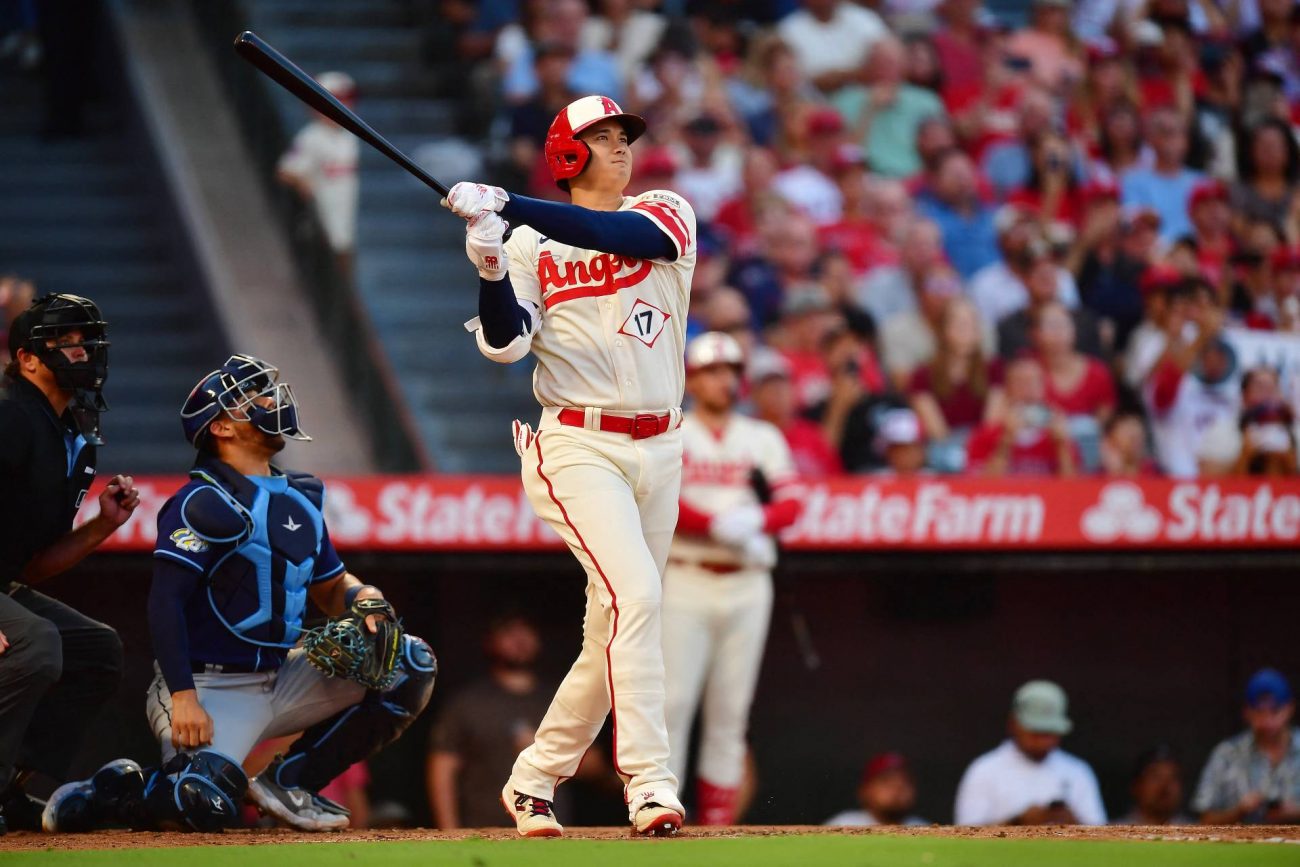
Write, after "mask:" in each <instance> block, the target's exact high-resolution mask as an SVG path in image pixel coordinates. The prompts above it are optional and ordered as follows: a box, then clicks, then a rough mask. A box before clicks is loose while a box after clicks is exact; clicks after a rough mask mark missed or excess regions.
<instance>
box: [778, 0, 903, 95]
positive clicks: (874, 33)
mask: <svg viewBox="0 0 1300 867" xmlns="http://www.w3.org/2000/svg"><path fill="white" fill-rule="evenodd" d="M799 5H800V7H801V8H799V9H798V10H797V11H795V12H794V13H792V14H790V15H787V16H786V17H785V18H784V19H783V20H782V21H781V23H780V24H779V25H777V33H778V34H779V35H780V37H781V39H782V40H784V41H785V43H786V44H787V45H789V46H790V48H791V49H793V51H794V55H795V58H796V59H797V60H798V62H799V67H800V69H802V70H803V74H804V75H806V76H807V77H808V78H809V80H811V81H812V83H813V84H815V85H816V86H817V87H818V88H820V89H821V90H823V91H826V92H828V93H829V92H832V91H835V90H837V89H839V88H841V87H843V86H844V85H846V84H848V83H850V82H852V81H854V80H855V79H856V77H857V75H858V70H859V69H860V68H861V67H862V63H863V61H864V60H865V59H866V57H867V54H868V52H869V51H870V50H871V47H872V46H873V45H874V44H875V43H876V42H878V41H879V40H881V39H884V38H885V37H886V36H888V34H889V30H888V28H886V27H885V23H884V22H883V21H881V20H880V16H879V15H877V14H876V13H875V12H873V11H872V10H870V9H867V8H865V7H863V6H859V5H857V4H856V3H850V2H848V0H801V2H800V4H799Z"/></svg>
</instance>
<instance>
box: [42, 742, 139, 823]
mask: <svg viewBox="0 0 1300 867" xmlns="http://www.w3.org/2000/svg"><path fill="white" fill-rule="evenodd" d="M143 799H144V772H143V771H142V770H141V769H140V766H139V765H137V764H136V763H135V762H133V761H131V760H130V759H114V760H113V761H111V762H108V763H107V764H105V765H104V766H103V767H101V768H100V769H99V770H98V771H95V773H94V775H93V776H92V777H91V778H90V779H88V780H75V781H73V782H71V783H64V784H63V785H62V786H59V787H58V788H57V789H55V790H54V794H52V795H50V799H49V800H48V801H46V802H45V809H44V810H43V811H42V812H41V828H42V829H43V830H44V831H45V832H46V833H50V834H80V833H85V832H86V831H95V830H99V829H101V828H108V827H115V826H123V825H130V824H131V818H130V817H131V816H133V815H134V812H135V811H136V809H137V808H138V807H139V805H140V804H141V802H142V801H143Z"/></svg>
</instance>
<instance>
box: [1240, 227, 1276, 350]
mask: <svg viewBox="0 0 1300 867" xmlns="http://www.w3.org/2000/svg"><path fill="white" fill-rule="evenodd" d="M1239 240H1240V244H1241V248H1240V250H1239V251H1238V252H1237V253H1236V255H1234V256H1233V257H1232V265H1233V273H1232V282H1231V286H1230V287H1229V289H1228V293H1229V294H1228V298H1229V304H1230V305H1231V312H1232V315H1233V318H1234V319H1237V320H1240V321H1241V322H1242V323H1243V324H1245V325H1246V326H1247V327H1263V328H1267V327H1269V326H1270V325H1271V322H1272V319H1271V317H1270V316H1269V313H1270V310H1271V309H1272V303H1273V280H1274V277H1275V276H1276V274H1275V268H1276V266H1275V265H1274V263H1273V257H1274V255H1275V254H1277V255H1279V256H1280V258H1281V259H1282V261H1281V262H1279V263H1278V264H1280V265H1281V266H1282V269H1281V270H1285V267H1286V254H1285V253H1282V254H1278V251H1279V250H1285V249H1286V246H1287V245H1286V238H1285V237H1284V236H1283V235H1282V230H1281V228H1280V227H1278V226H1276V225H1274V224H1273V223H1270V222H1268V221H1267V220H1250V221H1248V222H1246V223H1245V230H1244V231H1243V232H1242V233H1241V235H1240V237H1239ZM1261 314H1262V315H1261Z"/></svg>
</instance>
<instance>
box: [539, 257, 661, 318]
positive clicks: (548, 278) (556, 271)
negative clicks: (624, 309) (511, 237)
mask: <svg viewBox="0 0 1300 867" xmlns="http://www.w3.org/2000/svg"><path fill="white" fill-rule="evenodd" d="M652 267H653V266H652V265H651V263H650V261H649V260H647V259H634V258H632V257H631V256H617V255H615V254H613V253H601V254H600V255H598V256H592V257H591V258H590V259H580V260H578V261H576V262H556V261H555V257H554V256H552V255H551V254H550V253H549V252H543V253H541V255H539V256H538V257H537V279H538V282H540V283H541V284H542V292H543V293H551V294H549V295H547V297H546V306H547V307H550V306H552V305H553V304H558V303H560V302H561V301H569V300H571V299H574V298H591V297H595V296H598V295H612V294H614V293H615V292H617V291H618V290H620V289H626V288H628V287H629V286H635V285H637V284H638V283H640V282H641V281H642V280H644V279H645V278H647V277H649V276H650V269H651V268H652Z"/></svg>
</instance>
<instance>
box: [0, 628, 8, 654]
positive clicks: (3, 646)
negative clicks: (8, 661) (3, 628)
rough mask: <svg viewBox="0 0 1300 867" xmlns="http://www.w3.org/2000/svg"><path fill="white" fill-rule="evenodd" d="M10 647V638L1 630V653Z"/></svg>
mask: <svg viewBox="0 0 1300 867" xmlns="http://www.w3.org/2000/svg"><path fill="white" fill-rule="evenodd" d="M8 649H9V639H8V638H5V634H4V633H3V632H0V653H4V652H5V651H6V650H8Z"/></svg>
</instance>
